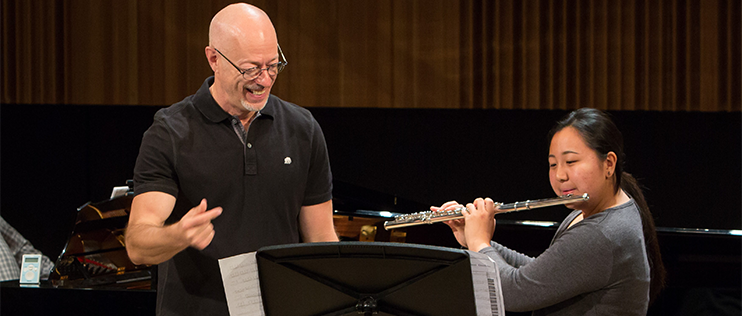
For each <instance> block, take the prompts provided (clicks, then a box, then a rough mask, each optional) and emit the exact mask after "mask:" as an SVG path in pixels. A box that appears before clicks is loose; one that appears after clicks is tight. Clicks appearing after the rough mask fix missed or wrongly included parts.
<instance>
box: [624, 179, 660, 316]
mask: <svg viewBox="0 0 742 316" xmlns="http://www.w3.org/2000/svg"><path fill="white" fill-rule="evenodd" d="M616 176H617V178H618V179H619V181H620V184H621V189H623V190H624V192H626V194H628V195H629V196H631V197H632V198H633V199H634V201H635V202H636V205H637V206H638V207H639V214H640V215H641V219H642V230H643V231H644V244H645V247H646V249H647V259H648V260H649V275H650V277H651V280H650V283H649V305H652V303H653V302H654V300H655V299H656V298H657V295H659V293H660V291H662V289H663V288H664V287H665V276H666V271H665V265H664V264H663V263H662V255H661V254H660V244H659V242H658V241H657V230H656V229H655V227H654V219H653V218H652V213H651V212H650V211H649V205H648V204H647V201H646V200H645V199H644V193H642V190H641V187H640V186H639V183H638V181H636V179H634V177H633V176H632V175H631V174H629V173H628V172H621V175H620V177H618V174H616Z"/></svg>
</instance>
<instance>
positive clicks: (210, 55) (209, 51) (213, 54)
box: [204, 46, 219, 72]
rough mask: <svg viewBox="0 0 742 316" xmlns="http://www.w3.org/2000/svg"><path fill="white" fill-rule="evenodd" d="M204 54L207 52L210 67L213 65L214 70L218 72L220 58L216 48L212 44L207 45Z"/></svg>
mask: <svg viewBox="0 0 742 316" xmlns="http://www.w3.org/2000/svg"><path fill="white" fill-rule="evenodd" d="M204 54H206V60H207V61H208V62H209V67H211V70H212V71H214V72H216V60H217V59H218V58H219V55H217V53H216V50H214V48H212V47H211V46H206V48H204Z"/></svg>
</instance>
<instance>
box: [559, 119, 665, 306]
mask: <svg viewBox="0 0 742 316" xmlns="http://www.w3.org/2000/svg"><path fill="white" fill-rule="evenodd" d="M569 126H571V127H573V128H574V129H576V130H577V131H578V133H579V134H580V136H582V139H583V141H584V142H585V143H586V144H587V146H588V147H590V148H591V149H592V150H594V151H595V152H596V153H597V154H598V156H599V157H600V158H601V159H603V160H605V159H606V157H607V156H608V153H609V152H611V151H612V152H613V153H615V154H616V157H617V158H618V161H617V162H616V172H615V174H616V178H615V182H614V186H613V187H614V193H618V189H619V188H621V189H623V190H624V192H626V193H627V194H628V195H629V196H631V197H632V198H633V199H634V201H635V202H636V204H637V206H638V207H639V213H640V214H641V219H642V229H643V231H644V243H645V246H646V249H647V258H648V259H649V267H650V277H651V283H650V285H649V302H650V304H651V303H652V302H653V301H654V299H655V298H657V295H658V294H659V292H660V291H661V290H662V288H663V287H664V286H665V266H664V264H663V263H662V255H661V254H660V245H659V243H658V242H657V231H656V229H655V227H654V219H653V218H652V213H650V212H649V205H648V204H647V201H646V199H645V198H644V193H642V189H641V187H640V185H639V183H638V182H637V181H636V179H634V177H633V176H632V175H631V174H629V173H628V172H626V171H624V162H625V161H626V154H625V153H624V150H623V136H622V135H621V131H619V130H618V127H616V124H614V123H613V121H612V120H611V118H610V117H609V116H608V114H606V113H604V112H603V111H600V110H597V109H591V108H582V109H579V110H575V111H572V112H571V113H569V114H568V115H567V116H565V117H564V118H563V119H562V120H560V121H558V122H557V123H556V125H555V126H554V128H552V129H551V131H550V132H549V142H551V139H552V138H553V137H554V134H556V133H557V132H559V131H561V130H562V129H563V128H565V127H569Z"/></svg>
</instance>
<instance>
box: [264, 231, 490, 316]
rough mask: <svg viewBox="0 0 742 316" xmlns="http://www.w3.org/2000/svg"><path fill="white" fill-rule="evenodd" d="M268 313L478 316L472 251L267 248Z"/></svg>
mask: <svg viewBox="0 0 742 316" xmlns="http://www.w3.org/2000/svg"><path fill="white" fill-rule="evenodd" d="M256 260H257V266H258V273H259V277H260V291H261V295H262V300H263V306H264V309H265V312H266V315H268V316H270V315H359V314H362V315H367V316H368V315H377V316H385V315H395V316H403V315H462V316H465V315H476V314H477V313H476V306H475V298H474V290H473V285H472V273H471V266H470V260H469V256H468V254H467V252H466V251H464V250H458V249H452V248H443V247H434V246H424V245H413V244H398V243H382V242H339V243H337V242H335V243H309V244H292V245H280V246H271V247H264V248H261V249H260V250H258V251H257V254H256Z"/></svg>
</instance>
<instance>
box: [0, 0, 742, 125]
mask: <svg viewBox="0 0 742 316" xmlns="http://www.w3.org/2000/svg"><path fill="white" fill-rule="evenodd" d="M230 2H231V1H224V0H218V1H200V0H184V1H175V0H156V1H147V0H132V1H126V0H110V1H99V0H75V1H71V0H68V1H55V0H34V1H23V0H8V1H3V2H2V33H1V34H2V64H1V66H2V70H0V74H1V77H0V79H1V80H2V88H1V89H2V97H1V99H0V102H2V103H27V104H39V103H45V104H101V105H107V104H135V105H140V104H143V105H168V104H171V103H173V102H177V101H179V100H181V99H182V98H183V97H185V96H187V95H189V94H192V93H193V92H194V91H195V90H196V89H198V87H199V86H200V85H201V83H202V82H203V80H204V79H205V78H206V77H207V76H209V75H210V72H211V71H210V69H209V67H208V64H207V63H206V61H205V58H204V47H205V46H206V45H207V44H208V25H209V22H210V20H211V17H212V16H213V15H214V13H216V12H217V11H218V10H219V9H221V8H222V7H224V6H225V5H226V4H228V3H230ZM253 3H254V4H256V5H257V6H259V7H261V8H263V9H264V10H265V11H266V12H267V13H268V14H269V15H270V16H271V18H272V20H273V22H274V24H275V25H276V29H277V32H278V36H279V42H280V43H281V46H282V48H283V50H284V53H285V54H286V57H287V59H288V60H289V65H288V67H287V68H286V71H285V72H284V73H282V74H281V75H280V76H279V79H278V81H277V83H276V86H275V89H274V90H273V91H274V93H275V94H277V95H279V96H281V97H282V98H284V99H286V100H289V101H292V102H295V103H297V104H300V105H303V106H307V107H390V108H454V109H480V108H483V109H487V108H495V109H573V108H578V107H585V106H591V107H597V108H602V109H610V110H657V111H740V107H741V106H740V99H741V95H742V92H740V91H742V81H741V79H740V73H741V72H742V70H741V69H742V68H741V67H740V60H742V56H741V54H740V43H741V42H742V41H741V40H740V39H742V37H741V36H742V35H741V34H740V29H741V28H742V26H741V25H740V15H741V14H740V11H741V10H742V9H741V8H740V1H738V0H706V1H701V0H658V1H639V0H625V1H609V0H553V1H552V0H525V1H520V0H503V1H488V0H462V1H447V0H395V1H393V0H358V1H339V0H311V1H309V0H305V1H292V0H275V1H272V0H257V1H255V2H253Z"/></svg>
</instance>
